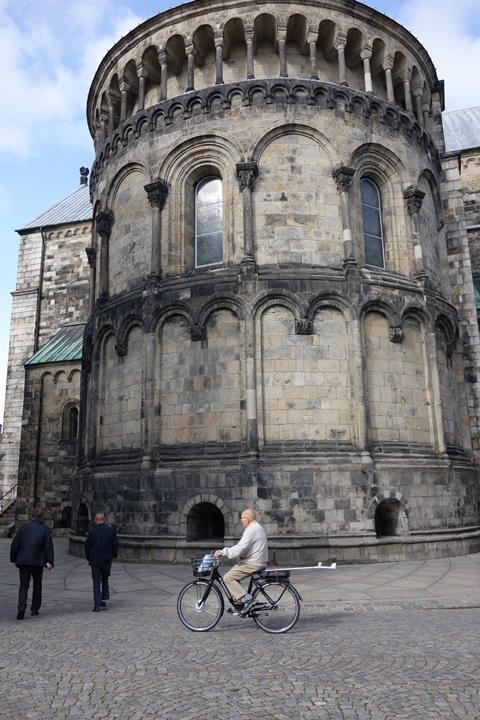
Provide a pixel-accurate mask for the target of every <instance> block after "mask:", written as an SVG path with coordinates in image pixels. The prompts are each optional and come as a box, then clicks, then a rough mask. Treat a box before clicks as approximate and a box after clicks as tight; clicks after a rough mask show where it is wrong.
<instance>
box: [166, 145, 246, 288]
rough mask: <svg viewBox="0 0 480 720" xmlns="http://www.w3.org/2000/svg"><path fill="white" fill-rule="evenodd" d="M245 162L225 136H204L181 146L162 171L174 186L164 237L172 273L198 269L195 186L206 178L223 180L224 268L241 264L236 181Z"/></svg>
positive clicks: (173, 153) (167, 159)
mask: <svg viewBox="0 0 480 720" xmlns="http://www.w3.org/2000/svg"><path fill="white" fill-rule="evenodd" d="M240 159H241V153H240V151H239V149H238V148H237V146H236V145H235V144H234V143H232V142H231V141H230V140H228V139H227V138H225V137H223V136H222V135H219V134H215V135H200V136H195V137H192V138H190V139H189V140H186V141H185V142H183V143H180V145H178V146H177V147H176V148H175V150H173V151H172V152H170V153H169V154H168V155H167V156H166V157H165V158H164V160H163V161H162V162H161V164H160V167H159V172H158V176H159V177H162V178H163V179H164V180H165V181H166V182H167V183H168V184H169V186H170V192H169V203H168V217H167V213H166V212H164V213H162V221H163V222H164V223H165V224H167V227H165V230H164V232H163V230H162V236H163V237H169V244H168V248H166V250H165V254H164V256H163V259H162V260H163V267H165V268H167V271H168V272H169V273H172V274H175V273H182V272H185V271H186V270H189V269H192V268H193V267H194V234H195V231H194V227H195V186H196V184H197V183H198V182H199V181H200V180H202V179H204V178H206V177H209V176H211V177H218V178H220V179H221V180H222V193H223V251H224V252H223V264H224V265H229V264H232V263H233V262H235V260H239V257H238V258H237V256H236V255H235V253H237V254H238V253H240V248H237V247H236V245H235V242H234V240H235V229H236V226H241V221H242V220H241V216H240V214H239V207H238V206H239V203H238V202H237V201H236V200H237V198H238V194H239V192H240V190H239V188H238V184H237V183H236V181H235V165H236V163H237V162H239V161H240Z"/></svg>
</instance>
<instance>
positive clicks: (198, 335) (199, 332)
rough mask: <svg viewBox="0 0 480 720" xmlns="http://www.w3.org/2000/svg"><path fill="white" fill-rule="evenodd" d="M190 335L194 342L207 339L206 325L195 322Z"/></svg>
mask: <svg viewBox="0 0 480 720" xmlns="http://www.w3.org/2000/svg"><path fill="white" fill-rule="evenodd" d="M190 335H191V338H192V341H193V342H199V341H203V340H206V339H207V328H206V326H205V325H199V324H198V323H194V324H193V325H192V326H191V327H190Z"/></svg>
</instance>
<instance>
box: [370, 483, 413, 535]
mask: <svg viewBox="0 0 480 720" xmlns="http://www.w3.org/2000/svg"><path fill="white" fill-rule="evenodd" d="M367 514H368V517H369V518H370V519H372V520H374V525H375V527H374V529H375V531H376V534H377V537H379V538H380V537H394V536H396V535H408V518H409V515H410V508H409V506H408V502H407V500H406V498H405V497H404V496H403V495H402V494H401V493H400V492H398V491H396V490H385V491H384V492H379V493H377V495H376V496H375V497H374V498H372V500H371V501H370V503H369V506H368V512H367Z"/></svg>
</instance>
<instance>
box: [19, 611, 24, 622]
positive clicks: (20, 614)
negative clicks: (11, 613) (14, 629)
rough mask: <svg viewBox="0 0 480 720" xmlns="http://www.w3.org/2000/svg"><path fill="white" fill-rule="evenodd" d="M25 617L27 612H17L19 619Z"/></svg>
mask: <svg viewBox="0 0 480 720" xmlns="http://www.w3.org/2000/svg"><path fill="white" fill-rule="evenodd" d="M24 617H25V613H24V612H18V613H17V620H23V618H24Z"/></svg>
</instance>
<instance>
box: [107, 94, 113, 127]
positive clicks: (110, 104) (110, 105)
mask: <svg viewBox="0 0 480 720" xmlns="http://www.w3.org/2000/svg"><path fill="white" fill-rule="evenodd" d="M107 102H108V134H109V135H111V134H112V133H113V129H114V117H113V112H114V104H113V97H112V95H111V94H110V93H108V100H107Z"/></svg>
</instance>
